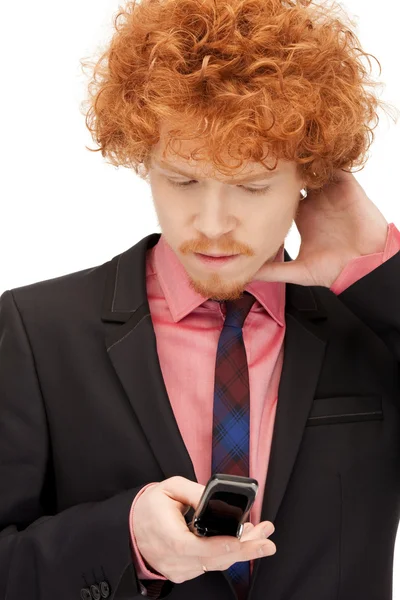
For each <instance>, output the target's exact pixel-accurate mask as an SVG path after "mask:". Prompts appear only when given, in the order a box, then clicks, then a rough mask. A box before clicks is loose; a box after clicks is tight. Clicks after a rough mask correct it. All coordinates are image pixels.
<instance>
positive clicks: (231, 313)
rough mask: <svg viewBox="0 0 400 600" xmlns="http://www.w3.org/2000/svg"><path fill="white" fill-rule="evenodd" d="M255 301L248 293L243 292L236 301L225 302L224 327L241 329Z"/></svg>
mask: <svg viewBox="0 0 400 600" xmlns="http://www.w3.org/2000/svg"><path fill="white" fill-rule="evenodd" d="M255 301H256V298H255V296H253V295H252V294H249V292H243V296H242V297H241V298H239V299H238V300H229V301H227V302H226V317H225V323H224V326H227V325H229V326H230V327H239V328H242V327H243V324H244V322H245V320H246V317H247V315H248V314H249V312H250V309H251V307H252V306H253V304H254V302H255Z"/></svg>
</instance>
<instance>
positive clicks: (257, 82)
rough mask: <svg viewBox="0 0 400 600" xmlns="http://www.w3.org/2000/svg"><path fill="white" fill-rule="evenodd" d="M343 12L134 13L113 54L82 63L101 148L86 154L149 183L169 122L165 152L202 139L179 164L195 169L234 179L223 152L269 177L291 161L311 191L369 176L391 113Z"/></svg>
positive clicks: (249, 8)
mask: <svg viewBox="0 0 400 600" xmlns="http://www.w3.org/2000/svg"><path fill="white" fill-rule="evenodd" d="M341 10H342V9H341V7H340V5H335V4H333V5H332V6H328V5H327V4H320V5H317V4H313V2H312V0H142V1H141V2H140V3H139V2H138V1H137V0H133V2H128V3H127V4H126V5H125V7H124V8H121V7H119V12H118V13H117V15H116V16H115V17H114V27H115V32H114V33H113V36H112V38H111V41H110V43H109V46H108V47H107V48H106V50H104V49H103V50H101V55H100V57H98V58H97V59H95V61H94V62H90V61H89V62H85V61H81V64H82V65H83V68H85V67H88V66H89V67H90V69H91V72H90V75H91V80H90V81H89V84H88V91H89V93H88V97H87V99H86V100H85V101H84V103H83V106H84V110H83V114H84V115H86V127H87V128H88V129H89V131H90V132H91V135H92V139H93V140H94V141H95V142H96V143H97V144H98V145H99V146H100V147H99V148H98V149H95V150H92V149H90V148H88V147H86V148H87V149H88V150H90V151H92V152H100V151H101V153H102V156H103V157H106V158H108V159H109V161H110V163H111V164H112V165H115V166H127V167H130V168H133V169H134V170H135V172H136V174H137V175H139V176H140V177H141V178H142V179H145V180H148V173H149V166H150V164H151V156H152V153H153V149H154V146H155V145H156V144H157V143H158V141H159V140H160V130H161V126H162V123H163V122H165V123H169V124H171V126H172V127H174V126H175V129H174V128H172V129H171V131H170V132H169V137H168V143H167V147H166V149H165V152H166V150H167V149H168V147H169V145H170V144H171V147H172V148H174V145H175V142H179V141H180V140H182V139H183V138H184V137H186V139H196V140H198V141H199V142H200V140H201V139H203V146H201V145H199V146H197V147H196V149H195V151H193V152H191V153H190V154H189V156H187V155H185V154H182V153H180V150H177V151H176V150H175V149H174V150H173V152H175V153H176V155H178V156H180V157H182V158H185V159H187V160H191V159H194V160H196V159H197V158H198V157H199V156H200V154H199V153H200V150H201V149H202V148H204V149H205V154H204V155H202V158H206V159H207V160H209V161H211V163H212V165H213V166H214V167H215V168H217V169H218V170H220V172H223V173H225V174H227V175H231V174H232V172H233V171H235V172H236V170H235V169H233V168H232V167H231V166H227V165H226V164H225V163H224V161H223V159H222V153H223V151H225V150H228V151H229V153H230V155H231V156H234V158H235V159H236V160H238V161H239V168H241V167H242V165H243V162H244V161H248V160H251V161H255V162H259V163H261V164H263V165H264V166H265V167H266V168H267V169H268V168H269V167H268V166H267V165H266V164H265V163H264V160H265V158H266V156H267V154H268V155H269V156H273V158H274V159H276V160H279V159H284V160H288V161H295V162H296V163H297V165H298V169H299V172H300V174H301V176H302V177H303V180H304V182H305V185H306V186H307V187H309V188H310V189H317V188H320V187H322V186H323V185H324V184H325V183H326V182H328V181H329V180H330V179H331V178H332V177H333V173H334V170H335V169H345V170H347V169H351V168H353V167H354V166H360V165H361V166H362V167H364V164H365V162H366V159H367V151H368V149H369V147H370V145H371V144H372V141H373V139H374V133H373V130H374V129H375V127H376V126H377V125H378V122H379V116H378V113H377V110H378V108H379V107H381V108H383V109H384V110H385V108H387V107H392V108H394V109H395V111H396V108H395V107H393V106H392V105H389V104H387V103H386V102H383V101H382V100H380V99H379V98H378V97H377V94H376V92H374V90H373V88H374V87H376V86H378V85H381V84H378V83H377V82H375V81H373V80H372V78H370V77H369V75H368V71H367V69H366V66H365V65H364V64H363V59H364V58H366V59H367V61H368V63H369V66H370V68H371V62H370V60H369V58H368V57H369V56H371V57H372V58H375V57H374V56H373V55H371V54H368V53H366V52H364V51H363V50H362V49H361V47H360V46H361V44H360V42H359V40H358V38H357V36H356V34H355V33H354V31H353V30H352V28H351V25H354V23H353V22H352V21H351V20H350V19H349V18H348V16H346V14H345V13H343V14H342V16H341V18H340V16H339V15H338V14H337V12H338V11H341ZM347 21H348V22H347ZM376 60H377V62H378V64H379V67H380V72H381V65H380V63H379V60H378V59H376ZM368 87H370V88H371V90H368V89H367V88H368ZM395 120H396V119H395ZM231 150H232V153H231V152H230V151H231ZM265 151H266V152H265ZM165 152H164V155H165ZM236 152H237V153H236ZM276 164H277V162H276V163H275V166H274V167H273V168H275V167H276Z"/></svg>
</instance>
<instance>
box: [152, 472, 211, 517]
mask: <svg viewBox="0 0 400 600" xmlns="http://www.w3.org/2000/svg"><path fill="white" fill-rule="evenodd" d="M161 486H162V487H161V489H162V490H163V491H164V493H165V494H167V495H168V496H169V497H170V498H171V499H172V500H175V501H176V502H178V503H180V505H181V506H179V510H180V511H181V512H182V514H183V515H185V514H186V513H187V512H188V510H190V508H191V507H193V508H194V509H196V508H197V506H198V505H199V502H200V498H201V496H202V494H203V491H204V490H205V487H206V486H205V485H201V484H200V483H196V482H195V481H191V480H190V479H186V477H181V476H179V475H175V476H174V477H170V478H169V479H165V481H163V482H162V483H161Z"/></svg>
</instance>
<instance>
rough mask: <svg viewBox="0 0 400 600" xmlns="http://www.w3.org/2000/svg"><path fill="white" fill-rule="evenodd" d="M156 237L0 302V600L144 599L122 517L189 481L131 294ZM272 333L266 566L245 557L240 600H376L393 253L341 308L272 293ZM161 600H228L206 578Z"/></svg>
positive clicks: (397, 337)
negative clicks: (275, 323) (278, 370)
mask: <svg viewBox="0 0 400 600" xmlns="http://www.w3.org/2000/svg"><path fill="white" fill-rule="evenodd" d="M159 238H160V234H158V233H156V234H151V235H149V236H147V237H145V238H143V239H142V240H141V241H139V242H138V243H137V244H136V245H134V246H133V247H132V248H130V249H128V250H127V251H125V252H123V253H121V254H120V255H118V256H115V257H114V258H113V259H112V260H110V261H108V262H106V263H104V264H102V265H100V266H96V267H95V268H90V269H85V270H83V271H79V272H77V273H72V274H68V275H65V276H62V277H58V278H55V279H51V280H47V281H42V282H38V283H34V284H32V285H27V286H24V287H20V288H15V289H12V290H7V291H5V292H4V293H3V294H2V296H1V298H0V492H1V493H0V531H1V533H0V598H1V600H3V599H6V600H54V599H55V598H57V600H75V599H76V600H79V599H80V598H83V599H85V598H87V599H88V600H90V598H93V599H94V600H96V599H97V598H99V597H100V598H106V597H109V598H114V599H115V600H117V599H118V600H128V599H131V600H134V599H135V598H140V597H142V596H141V593H140V589H141V588H140V585H139V581H138V579H137V575H136V572H135V569H134V566H133V564H132V560H131V548H130V540H129V528H128V515H129V509H130V506H131V503H132V501H133V499H134V497H135V495H136V494H137V493H138V492H139V490H140V489H141V488H142V487H143V486H144V485H146V484H147V483H149V482H155V481H162V480H163V479H166V478H168V477H172V476H174V475H181V476H183V477H186V478H188V479H191V480H193V481H196V476H195V473H194V470H193V464H192V462H191V459H190V456H189V455H188V452H187V450H186V447H185V445H184V443H183V440H182V437H181V435H180V432H179V429H178V426H177V423H176V421H175V419H174V415H173V412H172V409H171V405H170V402H169V399H168V396H167V392H166V388H165V385H164V381H163V378H162V374H161V370H160V365H159V361H158V356H157V349H156V338H155V335H154V330H153V326H152V320H151V316H150V311H149V305H148V301H147V295H146V287H145V258H146V251H147V250H148V249H149V248H150V247H152V246H154V245H155V244H156V243H157V242H158V240H159ZM285 260H286V261H288V260H291V258H290V256H289V255H288V254H287V252H286V251H285ZM286 327H287V329H286V336H285V348H284V350H285V354H284V365H283V373H282V378H281V382H280V387H279V399H278V406H277V413H276V422H275V428H274V434H273V442H272V449H271V456H270V464H269V469H268V475H267V481H266V487H265V494H264V498H263V507H262V514H261V520H269V521H272V522H273V523H274V525H275V532H274V534H273V535H272V536H271V539H272V540H273V541H274V542H275V544H276V546H277V552H276V554H274V555H273V556H269V557H264V558H261V559H258V560H256V561H255V569H254V573H253V577H252V587H251V590H250V596H249V597H250V599H251V600H264V599H265V600H357V599H360V600H389V599H390V598H392V580H393V553H394V545H395V538H396V533H397V527H398V523H399V518H400V398H399V360H400V252H399V253H398V254H396V255H395V256H393V257H392V258H391V259H389V260H388V261H387V262H386V263H384V264H383V265H381V266H380V267H378V268H377V269H375V270H374V271H373V272H372V273H370V274H368V275H367V276H366V277H364V278H362V279H361V280H359V281H358V282H356V283H355V284H353V285H352V286H351V287H350V288H348V289H347V290H345V291H344V292H343V293H342V294H340V295H339V296H336V295H335V294H333V293H332V292H331V291H330V290H329V289H328V288H324V287H320V286H315V287H305V286H299V285H292V284H287V301H286ZM191 512H193V511H191ZM187 518H188V519H189V518H190V513H189V514H188V516H187ZM91 586H92V587H91ZM93 586H94V587H93ZM99 593H100V596H99V595H98V594H99ZM164 597H168V598H170V600H204V599H205V598H207V600H234V591H233V588H232V587H231V584H230V582H229V580H228V578H227V576H226V574H225V572H221V571H212V572H209V573H206V574H205V575H201V576H199V577H197V578H195V579H192V580H190V581H187V582H185V583H182V584H174V583H172V582H168V583H167V584H166V585H165V590H164Z"/></svg>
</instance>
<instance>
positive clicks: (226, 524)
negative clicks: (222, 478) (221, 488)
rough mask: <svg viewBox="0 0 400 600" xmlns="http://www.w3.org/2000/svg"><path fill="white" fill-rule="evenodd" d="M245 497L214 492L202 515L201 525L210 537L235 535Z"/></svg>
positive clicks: (243, 508) (232, 493) (245, 503)
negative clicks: (205, 528)
mask: <svg viewBox="0 0 400 600" xmlns="http://www.w3.org/2000/svg"><path fill="white" fill-rule="evenodd" d="M246 506H247V497H246V496H244V495H243V494H237V493H235V492H215V493H214V494H213V495H212V497H211V498H210V500H209V502H208V503H207V506H206V507H205V510H204V513H203V515H202V519H201V524H202V525H203V526H205V527H207V529H208V530H209V533H210V534H211V535H212V534H213V533H214V535H236V532H237V528H238V523H239V521H240V520H241V518H242V516H243V513H244V512H245V510H246Z"/></svg>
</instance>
